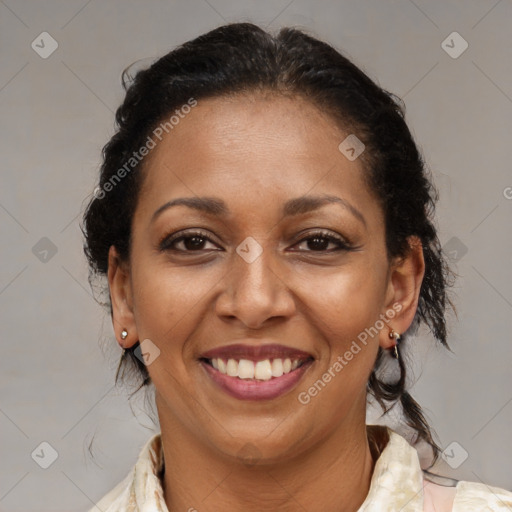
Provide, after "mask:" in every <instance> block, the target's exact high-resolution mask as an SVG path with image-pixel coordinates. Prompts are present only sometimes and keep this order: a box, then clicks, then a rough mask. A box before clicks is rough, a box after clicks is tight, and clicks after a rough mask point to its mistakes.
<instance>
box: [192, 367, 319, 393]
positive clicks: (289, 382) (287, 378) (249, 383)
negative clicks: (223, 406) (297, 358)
mask: <svg viewBox="0 0 512 512" xmlns="http://www.w3.org/2000/svg"><path fill="white" fill-rule="evenodd" d="M312 363H313V361H311V360H310V361H307V362H305V363H304V364H302V365H301V366H299V367H298V368H297V369H295V370H293V371H291V372H290V373H285V374H283V375H282V376H281V377H272V378H271V379H270V380H256V379H239V378H238V377H230V376H229V375H224V374H223V373H221V372H219V371H218V370H216V369H215V368H214V367H213V366H211V365H210V364H208V363H206V362H205V361H201V364H202V365H203V368H204V369H205V370H206V372H207V373H208V375H209V376H210V377H211V378H212V380H213V381H214V382H215V383H216V384H217V385H219V386H220V387H221V388H222V389H223V390H224V391H225V392H226V393H228V394H229V395H231V396H233V397H235V398H238V399H239V400H272V399H273V398H277V397H278V396H281V395H284V394H285V393H287V392H288V391H290V390H291V389H292V388H294V387H295V386H296V384H297V383H298V382H299V380H300V379H301V378H302V376H303V375H304V373H305V372H306V370H307V369H308V368H309V367H310V366H311V364H312Z"/></svg>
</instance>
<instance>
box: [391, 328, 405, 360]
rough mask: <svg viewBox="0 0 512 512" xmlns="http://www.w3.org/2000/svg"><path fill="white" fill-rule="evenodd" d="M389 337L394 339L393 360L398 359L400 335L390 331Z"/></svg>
mask: <svg viewBox="0 0 512 512" xmlns="http://www.w3.org/2000/svg"><path fill="white" fill-rule="evenodd" d="M389 337H390V338H395V341H396V343H395V346H394V352H395V353H394V357H395V359H398V343H399V342H400V340H401V339H402V337H401V336H400V334H398V333H397V332H395V331H394V330H393V329H391V331H390V333H389Z"/></svg>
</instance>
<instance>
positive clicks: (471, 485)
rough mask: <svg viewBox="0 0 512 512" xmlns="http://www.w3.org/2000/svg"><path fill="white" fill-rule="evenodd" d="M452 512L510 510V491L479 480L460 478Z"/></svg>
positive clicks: (504, 511) (507, 511)
mask: <svg viewBox="0 0 512 512" xmlns="http://www.w3.org/2000/svg"><path fill="white" fill-rule="evenodd" d="M456 491H457V492H456V494H455V500H454V503H453V512H480V511H485V512H488V511H489V512H490V511H492V512H510V511H511V510H512V492H510V491H507V490H506V489H502V488H500V487H492V486H490V485H486V484H482V483H479V482H466V481H464V480H461V481H460V482H458V484H457V487H456Z"/></svg>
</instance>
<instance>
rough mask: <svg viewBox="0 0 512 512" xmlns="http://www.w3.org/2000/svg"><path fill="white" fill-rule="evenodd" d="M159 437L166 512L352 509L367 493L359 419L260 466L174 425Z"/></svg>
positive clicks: (368, 465)
mask: <svg viewBox="0 0 512 512" xmlns="http://www.w3.org/2000/svg"><path fill="white" fill-rule="evenodd" d="M164 418H165V417H164ZM164 418H161V419H164ZM161 423H162V422H161ZM164 424H165V423H162V425H163V426H164ZM162 442H163V449H164V460H165V461H169V462H168V463H167V464H166V465H165V472H164V475H163V489H164V497H165V501H166V504H167V507H168V509H169V511H171V512H173V511H176V510H187V511H191V512H192V511H194V510H196V511H201V512H210V511H211V512H213V511H218V510H230V511H233V512H237V511H240V512H241V511H244V512H255V511H260V510H264V509H265V510H266V509H270V510H279V511H282V512H288V511H296V510H307V511H308V512H320V511H321V512H331V511H332V512H334V511H336V512H340V511H343V512H356V511H357V510H358V509H359V507H360V506H361V504H362V503H363V502H364V500H365V498H366V496H367V494H368V491H369V487H370V481H371V477H372V474H373V469H374V465H375V460H374V458H376V454H375V453H374V455H373V457H372V450H371V449H370V445H369V442H368V435H367V429H366V425H365V424H364V422H363V424H362V425H357V428H354V427H353V426H352V425H345V426H343V427H340V428H339V429H338V430H336V431H335V432H333V433H332V434H331V435H330V436H327V437H326V438H324V439H322V440H321V442H319V443H318V444H317V445H315V446H312V447H311V448H310V449H309V450H308V451H307V452H306V453H301V454H300V455H298V456H297V457H295V458H293V459H289V460H286V461H282V462H279V463H272V464H264V465H263V464H255V465H249V464H244V463H242V462H240V461H239V460H233V458H224V457H219V454H218V452H214V451H212V450H211V448H209V447H208V446H206V445H205V444H202V443H201V442H199V441H198V440H197V438H193V437H192V435H191V434H190V432H189V431H187V430H186V429H184V428H182V427H180V426H178V425H176V424H173V425H172V428H162Z"/></svg>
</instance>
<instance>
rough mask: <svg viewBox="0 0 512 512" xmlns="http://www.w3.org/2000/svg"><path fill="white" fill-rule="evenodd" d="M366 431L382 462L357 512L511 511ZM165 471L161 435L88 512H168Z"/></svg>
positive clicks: (500, 496)
mask: <svg viewBox="0 0 512 512" xmlns="http://www.w3.org/2000/svg"><path fill="white" fill-rule="evenodd" d="M367 428H368V433H369V439H370V447H371V449H372V453H377V456H378V459H377V460H376V462H375V467H374V470H373V474H372V478H371V482H370V489H369V492H368V495H367V496H366V499H365V501H364V502H363V504H362V505H361V506H360V507H359V509H358V512H512V492H510V491H507V490H505V489H501V488H499V487H491V486H488V485H485V484H482V483H478V482H467V481H463V480H459V481H457V480H451V485H440V484H439V483H435V482H434V481H433V480H434V479H435V478H434V477H431V476H430V474H428V472H424V471H423V470H422V469H421V467H420V462H419V457H418V452H417V451H416V449H415V448H414V447H413V446H411V445H410V444H409V443H408V442H407V440H406V439H405V438H403V437H402V436H401V435H399V434H398V433H396V432H395V431H394V430H392V429H391V428H389V427H386V426H379V425H367ZM379 443H380V444H379ZM375 450H377V451H375ZM379 452H380V455H379ZM163 468H164V455H163V448H162V439H161V434H160V433H158V434H155V435H153V437H151V438H150V439H149V440H148V441H147V442H146V444H145V445H144V447H143V448H142V450H141V452H140V454H139V457H138V459H137V462H136V464H135V466H134V467H133V468H132V470H131V471H130V472H129V474H128V475H127V476H126V478H125V479H124V480H123V481H121V482H120V483H119V484H118V485H117V486H116V487H114V489H112V490H111V491H110V492H109V493H108V494H107V495H106V496H104V497H103V498H102V499H101V500H100V501H99V502H98V503H97V504H96V506H95V507H93V508H92V509H90V510H89V512H169V510H168V508H167V505H166V503H165V500H164V496H163V490H162V481H161V475H162V474H163ZM441 479H442V478H441ZM445 480H450V479H445Z"/></svg>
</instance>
